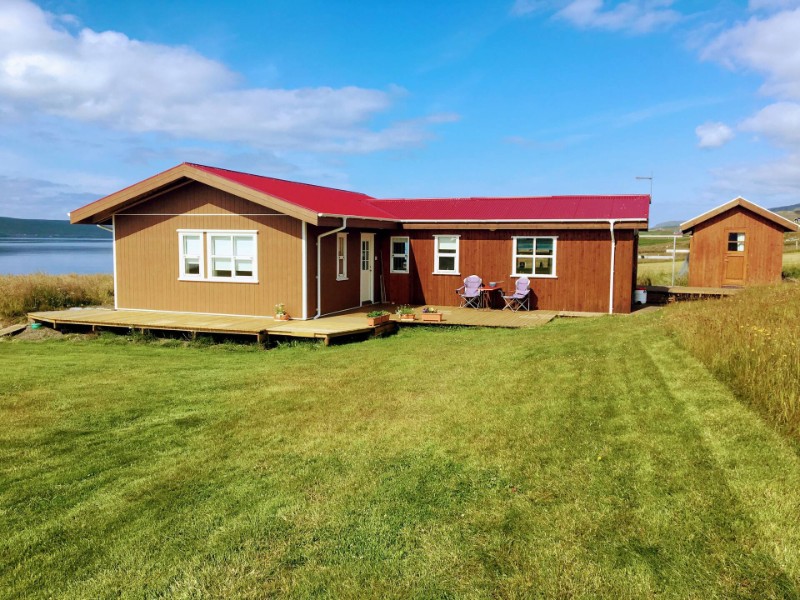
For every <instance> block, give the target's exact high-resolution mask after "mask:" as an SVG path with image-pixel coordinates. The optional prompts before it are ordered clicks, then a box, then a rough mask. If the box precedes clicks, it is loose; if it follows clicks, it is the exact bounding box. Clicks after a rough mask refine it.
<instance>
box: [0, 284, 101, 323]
mask: <svg viewBox="0 0 800 600" xmlns="http://www.w3.org/2000/svg"><path fill="white" fill-rule="evenodd" d="M102 304H106V305H113V304H114V278H113V277H112V276H111V275H104V274H100V275H76V274H74V273H73V274H70V275H47V274H45V273H31V274H30V275H0V325H3V324H7V323H12V322H16V321H22V322H24V321H25V315H27V314H28V313H29V312H34V311H37V310H59V309H62V308H70V307H72V306H97V305H102Z"/></svg>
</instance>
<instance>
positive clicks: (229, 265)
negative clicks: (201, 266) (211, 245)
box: [211, 258, 233, 277]
mask: <svg viewBox="0 0 800 600" xmlns="http://www.w3.org/2000/svg"><path fill="white" fill-rule="evenodd" d="M211 275H212V276H214V277H230V276H231V275H233V261H232V260H231V259H230V258H215V259H213V260H212V267H211Z"/></svg>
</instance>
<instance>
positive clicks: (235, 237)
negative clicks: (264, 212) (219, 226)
mask: <svg viewBox="0 0 800 600" xmlns="http://www.w3.org/2000/svg"><path fill="white" fill-rule="evenodd" d="M203 236H205V238H206V241H205V253H204V248H203V246H204V244H203ZM178 237H179V241H180V254H181V256H180V261H181V262H180V278H181V279H190V280H202V281H231V282H242V283H257V282H258V270H257V251H256V241H257V237H256V232H255V231H197V230H183V231H178ZM206 264H207V265H208V267H207V268H206Z"/></svg>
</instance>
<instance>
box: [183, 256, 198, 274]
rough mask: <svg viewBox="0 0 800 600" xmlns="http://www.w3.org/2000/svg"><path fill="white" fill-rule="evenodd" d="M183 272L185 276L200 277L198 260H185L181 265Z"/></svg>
mask: <svg viewBox="0 0 800 600" xmlns="http://www.w3.org/2000/svg"><path fill="white" fill-rule="evenodd" d="M183 270H184V273H186V275H200V259H199V258H187V259H185V261H184V263H183Z"/></svg>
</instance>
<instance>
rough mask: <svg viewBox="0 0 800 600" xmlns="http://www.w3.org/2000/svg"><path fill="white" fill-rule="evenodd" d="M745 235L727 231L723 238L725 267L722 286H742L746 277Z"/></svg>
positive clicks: (742, 232) (740, 231)
mask: <svg viewBox="0 0 800 600" xmlns="http://www.w3.org/2000/svg"><path fill="white" fill-rule="evenodd" d="M748 242H749V240H748V239H747V233H746V232H745V231H743V230H736V231H733V230H729V231H727V232H726V236H725V243H726V244H727V245H726V248H725V265H724V274H723V277H722V285H744V281H745V276H746V275H747V244H748Z"/></svg>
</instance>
